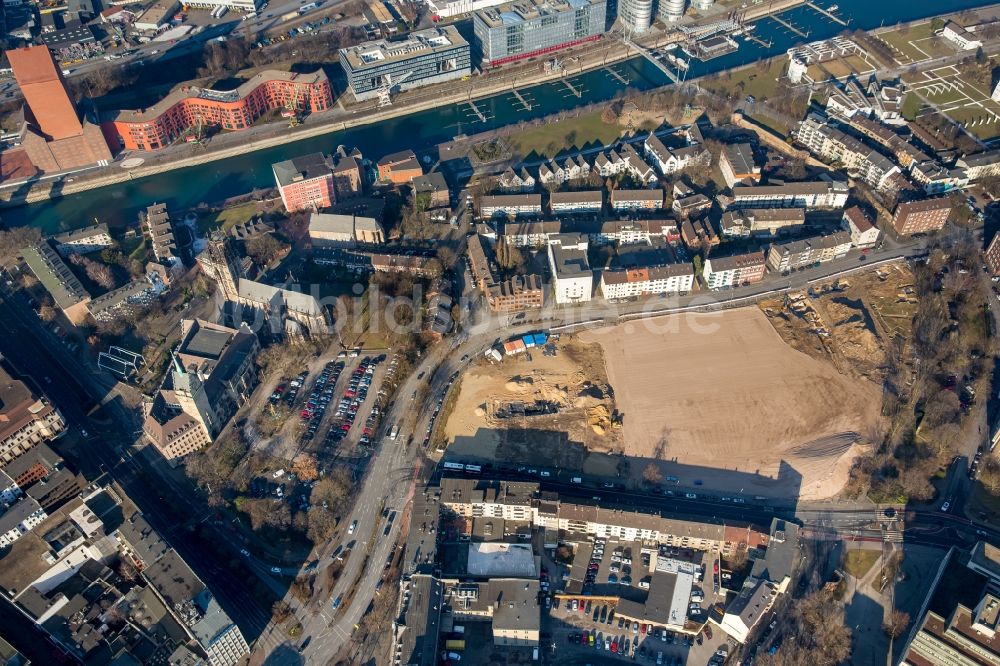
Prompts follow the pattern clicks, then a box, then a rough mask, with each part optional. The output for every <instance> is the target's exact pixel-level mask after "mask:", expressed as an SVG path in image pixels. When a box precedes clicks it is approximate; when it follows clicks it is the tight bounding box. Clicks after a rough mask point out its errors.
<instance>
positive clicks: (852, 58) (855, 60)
mask: <svg viewBox="0 0 1000 666" xmlns="http://www.w3.org/2000/svg"><path fill="white" fill-rule="evenodd" d="M873 71H875V67H874V65H872V64H871V63H870V62H868V61H867V60H865V59H864V58H862V57H861V56H859V55H849V56H847V57H844V58H836V59H834V60H827V61H825V62H823V63H822V64H818V65H812V66H811V67H810V68H809V69H808V71H807V72H806V75H807V76H809V77H810V78H812V79H813V80H814V81H826V80H829V79H831V78H834V79H843V78H845V77H848V76H851V75H855V76H857V75H862V74H868V73H871V72H873Z"/></svg>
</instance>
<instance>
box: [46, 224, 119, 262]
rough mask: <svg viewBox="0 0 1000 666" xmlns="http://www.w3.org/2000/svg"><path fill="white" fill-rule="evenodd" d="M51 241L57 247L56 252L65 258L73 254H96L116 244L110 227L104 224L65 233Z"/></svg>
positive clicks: (53, 237)
mask: <svg viewBox="0 0 1000 666" xmlns="http://www.w3.org/2000/svg"><path fill="white" fill-rule="evenodd" d="M51 240H52V241H53V242H54V243H55V245H56V251H57V252H58V253H59V254H60V255H62V256H63V257H68V256H69V255H71V254H87V253H88V252H96V251H97V250H103V249H104V248H106V247H111V245H112V244H113V243H114V241H112V240H111V235H110V234H109V233H108V225H107V224H105V223H104V222H101V223H100V224H95V225H93V226H89V227H84V228H83V229H74V230H73V231H64V232H63V233H61V234H56V235H55V236H52V238H51Z"/></svg>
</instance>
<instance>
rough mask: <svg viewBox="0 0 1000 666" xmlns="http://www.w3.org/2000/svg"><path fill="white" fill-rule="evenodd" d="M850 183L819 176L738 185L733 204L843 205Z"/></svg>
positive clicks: (735, 206)
mask: <svg viewBox="0 0 1000 666" xmlns="http://www.w3.org/2000/svg"><path fill="white" fill-rule="evenodd" d="M848 194H849V189H848V187H847V183H845V182H841V181H835V180H830V181H826V180H817V181H811V182H802V183H786V184H784V185H754V186H746V185H737V186H736V187H734V188H733V201H732V203H731V204H730V208H805V209H806V210H810V209H814V208H843V207H844V206H845V205H846V204H847V196H848Z"/></svg>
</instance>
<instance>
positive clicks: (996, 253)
mask: <svg viewBox="0 0 1000 666" xmlns="http://www.w3.org/2000/svg"><path fill="white" fill-rule="evenodd" d="M986 267H987V268H989V269H990V273H991V274H992V275H994V276H997V275H1000V233H996V234H993V240H991V241H990V244H989V245H987V246H986Z"/></svg>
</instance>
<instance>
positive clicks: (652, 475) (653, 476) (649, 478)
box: [642, 462, 663, 484]
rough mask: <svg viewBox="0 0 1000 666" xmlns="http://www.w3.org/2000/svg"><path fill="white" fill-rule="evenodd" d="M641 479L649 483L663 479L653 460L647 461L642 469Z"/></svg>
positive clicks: (658, 467) (655, 482)
mask: <svg viewBox="0 0 1000 666" xmlns="http://www.w3.org/2000/svg"><path fill="white" fill-rule="evenodd" d="M642 480H643V481H645V482H646V483H649V484H657V483H659V482H660V481H662V480H663V472H661V471H660V466H659V465H657V464H656V463H654V462H651V463H648V464H647V465H646V466H645V467H644V468H643V470H642Z"/></svg>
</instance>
